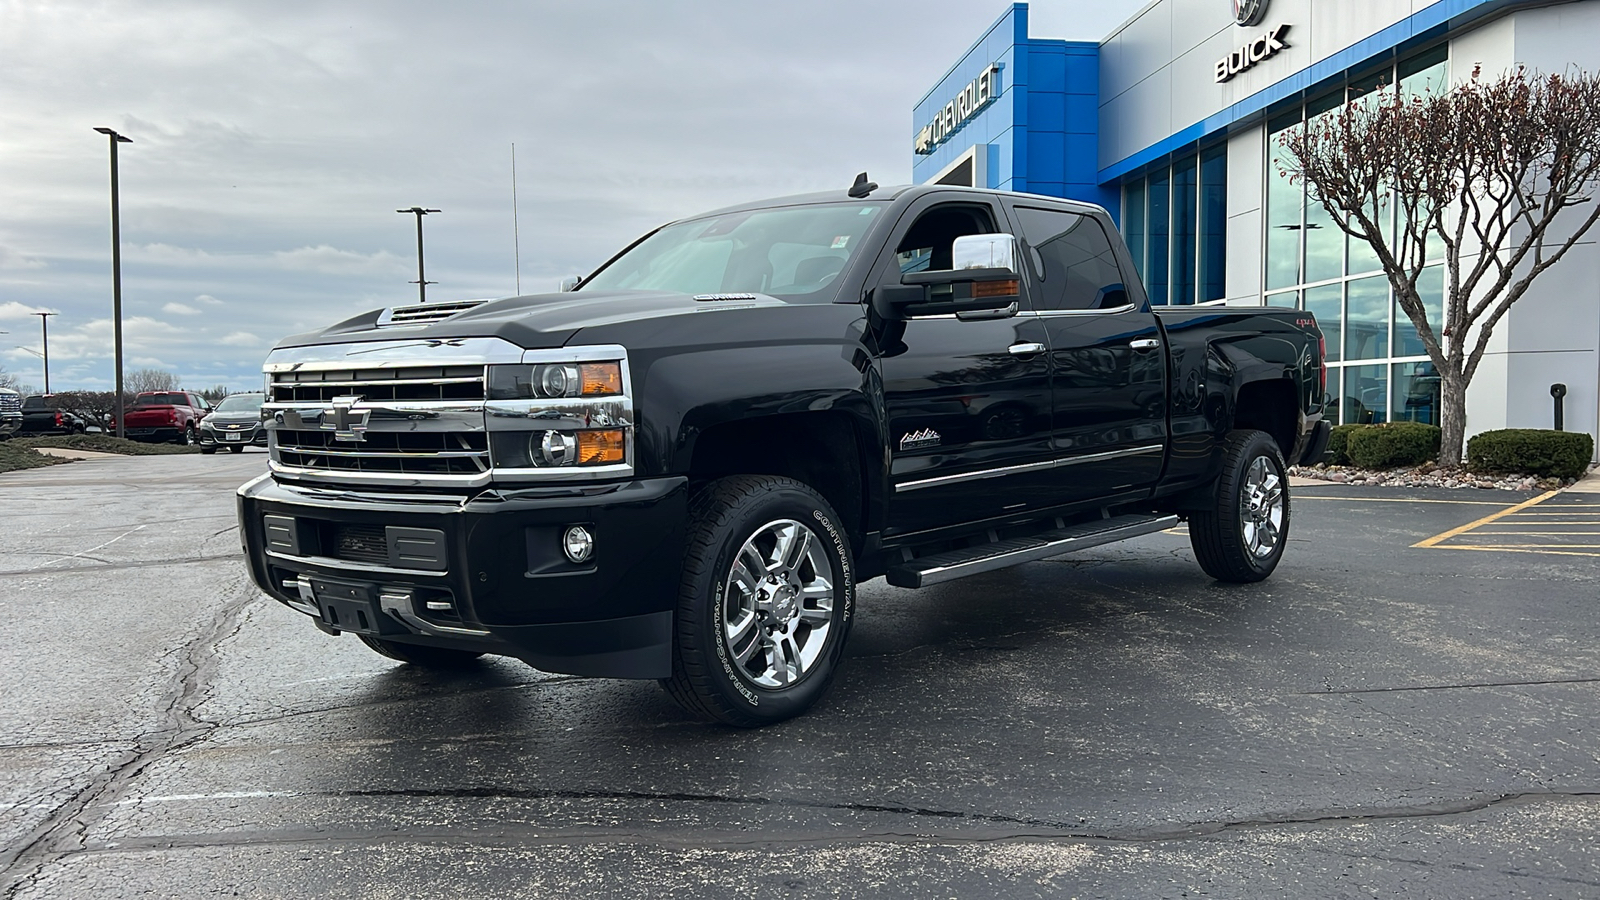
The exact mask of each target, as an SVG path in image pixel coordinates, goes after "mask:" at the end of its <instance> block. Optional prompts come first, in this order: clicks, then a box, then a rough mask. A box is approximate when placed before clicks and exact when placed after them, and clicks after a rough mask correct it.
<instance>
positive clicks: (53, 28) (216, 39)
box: [0, 0, 1138, 388]
mask: <svg viewBox="0 0 1600 900" xmlns="http://www.w3.org/2000/svg"><path fill="white" fill-rule="evenodd" d="M1048 2H1049V4H1050V5H1053V6H1056V7H1063V6H1070V7H1071V8H1072V9H1073V10H1074V11H1075V10H1076V8H1077V6H1078V4H1076V3H1072V2H1071V0H1048ZM1006 5H1007V4H1006V3H1004V2H994V3H976V4H975V3H972V2H970V0H925V2H920V3H878V4H872V3H867V4H863V3H859V2H845V0H816V2H813V3H809V4H804V5H796V4H752V3H748V2H732V0H715V2H696V3H660V2H655V0H594V2H586V3H557V2H548V0H546V2H513V0H494V2H469V3H463V4H436V3H425V2H422V0H386V2H382V3H379V2H375V0H353V2H350V3H341V4H326V3H312V2H309V0H283V2H278V3H272V4H264V3H255V2H245V0H232V2H229V0H221V2H217V0H144V2H141V3H137V4H112V3H104V2H89V0H13V2H10V3H6V4H4V5H3V6H0V58H4V59H5V60H6V63H5V65H4V66H3V67H0V128H3V133H4V134H5V136H6V138H5V140H6V150H5V155H4V157H0V209H5V210H6V215H5V216H4V217H3V219H0V315H4V314H5V312H6V311H7V310H12V309H21V308H23V307H26V309H27V310H32V309H34V308H37V307H43V306H48V307H50V308H53V309H58V310H60V312H61V316H60V318H59V319H54V320H52V322H51V348H50V350H51V364H52V367H51V368H52V371H51V382H52V385H55V384H58V383H59V384H61V385H63V386H67V387H79V386H82V387H96V386H105V385H108V384H109V383H110V382H111V366H110V358H111V354H110V341H109V324H110V323H109V315H110V307H111V286H110V261H109V255H110V254H109V249H110V227H109V215H108V211H107V189H108V176H107V163H106V140H105V138H104V137H102V136H101V135H98V134H95V133H94V132H93V131H91V129H92V128H93V127H94V126H98V125H105V126H111V127H114V128H117V129H118V130H120V131H123V132H124V133H126V134H128V135H129V136H130V137H132V138H133V140H134V142H133V143H132V144H123V145H121V151H120V152H121V161H122V173H121V174H122V214H123V223H122V224H123V239H124V259H123V276H124V316H125V332H126V339H127V342H128V351H127V355H128V357H129V359H130V360H132V359H133V357H134V356H135V355H136V354H137V356H138V358H139V359H140V360H159V361H161V364H163V365H165V366H168V367H171V368H173V369H174V370H175V371H177V372H178V373H179V374H180V375H181V376H182V377H184V378H185V379H186V381H188V382H189V383H191V384H211V383H217V382H219V381H220V382H223V383H227V384H230V385H232V386H234V387H240V388H243V387H252V386H259V384H260V376H259V366H260V362H261V358H262V357H263V356H264V355H265V353H266V350H267V348H268V347H270V345H271V343H272V342H273V341H274V340H276V339H277V338H278V337H281V336H283V335H286V334H290V333H293V332H296V331H301V330H305V329H307V328H311V327H317V326H319V325H322V324H326V323H328V322H331V321H335V320H337V319H338V318H342V317H344V316H348V315H351V314H354V313H356V312H359V311H361V310H364V309H370V308H373V307H376V306H382V305H387V304H392V303H403V302H410V301H411V300H412V299H413V298H414V296H415V290H416V288H415V286H413V285H409V284H407V282H408V281H409V280H412V279H414V278H415V277H416V276H415V271H416V269H415V265H416V258H415V230H414V220H413V219H412V218H411V217H410V216H401V215H397V214H396V213H395V212H394V210H395V209H398V208H401V207H406V206H411V205H413V204H425V205H428V206H433V207H438V208H440V209H442V210H444V211H443V212H442V213H440V214H438V215H436V216H429V217H428V219H427V221H426V223H425V227H426V229H427V231H426V235H427V253H428V257H427V263H428V276H429V278H430V280H437V281H438V282H439V285H438V286H437V287H433V288H430V295H431V296H433V297H436V298H439V299H444V298H449V297H483V296H497V295H508V294H510V293H512V292H513V291H514V290H515V287H516V280H517V272H516V269H515V267H514V264H513V243H512V204H511V180H510V179H511V172H510V169H511V145H512V143H515V144H516V162H517V176H518V199H519V203H518V207H519V209H518V213H519V225H520V232H521V259H522V265H521V281H522V290H523V291H524V292H530V291H537V290H551V289H553V288H554V287H555V284H556V281H557V280H558V279H559V278H560V277H562V276H563V275H567V274H571V273H577V272H585V271H588V270H589V269H590V268H592V267H593V266H594V265H596V264H597V263H599V262H600V261H602V260H603V259H604V258H605V257H607V256H608V255H610V253H611V252H612V251H614V250H615V249H616V248H617V247H618V246H620V245H621V244H623V243H625V242H626V241H628V240H631V239H632V238H634V237H636V236H637V235H638V234H640V233H641V232H643V231H645V230H647V229H648V228H651V227H653V226H655V225H657V224H659V223H661V222H663V221H666V220H668V219H672V218H676V217H679V216H683V215H687V214H692V213H694V212H698V211H700V210H704V209H710V208H715V207H717V206H721V205H725V204H728V203H733V202H738V201H741V200H746V199H751V198H754V197H761V196H775V195H781V194H786V193H795V192H801V191H809V190H821V189H829V188H835V187H837V188H841V189H842V188H843V187H844V186H846V185H848V184H849V182H850V180H851V179H852V178H853V177H854V175H855V173H856V172H858V171H861V170H862V169H866V170H868V171H869V172H871V173H872V176H873V178H874V179H875V180H877V181H879V182H881V183H885V184H888V183H895V182H902V181H905V180H906V179H907V178H908V177H909V171H910V158H911V154H910V142H911V133H912V128H911V121H910V119H911V107H912V104H913V103H914V102H915V101H916V99H917V98H918V97H920V96H921V95H922V93H923V92H924V91H926V90H927V88H928V87H929V86H930V85H932V84H933V83H934V82H935V81H936V80H937V79H938V77H939V76H940V75H941V74H942V73H943V71H944V70H945V68H946V67H948V66H949V65H950V64H951V63H952V62H954V61H955V60H956V59H957V58H958V57H959V56H960V55H961V54H962V53H964V52H965V51H966V49H967V47H968V46H969V45H970V44H971V42H972V41H974V40H975V39H976V38H977V37H978V36H979V35H980V34H981V33H982V31H983V30H984V29H985V28H986V27H988V25H989V24H990V23H991V22H992V21H993V20H994V19H995V18H997V17H998V16H999V15H1000V14H1001V13H1002V12H1004V10H1005V9H1006ZM1105 6H1107V7H1108V9H1106V10H1101V9H1096V10H1094V11H1090V12H1086V13H1084V14H1083V15H1082V16H1081V17H1079V16H1077V14H1076V12H1074V16H1073V18H1081V20H1082V21H1081V27H1082V29H1083V31H1082V32H1081V33H1078V34H1072V35H1062V36H1066V37H1076V38H1083V39H1094V38H1099V37H1101V36H1103V35H1104V34H1105V33H1106V32H1108V31H1109V30H1110V29H1111V28H1112V27H1114V26H1115V25H1116V24H1117V22H1118V21H1120V20H1121V19H1122V18H1124V17H1125V16H1126V15H1127V14H1129V13H1131V12H1133V11H1134V10H1135V9H1136V8H1137V6H1138V3H1137V0H1113V2H1112V3H1110V4H1105ZM1058 18H1059V17H1058ZM218 297H220V298H225V299H226V301H227V302H226V303H223V302H221V301H219V300H217V299H216V298H218ZM10 330H13V331H15V330H16V329H14V328H13V329H10ZM58 359H59V360H60V363H59V367H58V364H57V360H58ZM0 362H4V364H6V365H7V367H8V368H10V369H11V370H12V371H17V372H19V373H23V374H24V376H25V377H31V376H27V374H26V373H27V371H28V369H29V367H30V366H33V365H35V364H36V363H37V360H36V358H34V357H32V356H31V355H28V354H26V353H23V352H21V351H8V352H0ZM147 364H148V365H154V364H155V363H146V362H141V363H139V365H147Z"/></svg>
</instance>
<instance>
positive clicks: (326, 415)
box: [321, 394, 372, 441]
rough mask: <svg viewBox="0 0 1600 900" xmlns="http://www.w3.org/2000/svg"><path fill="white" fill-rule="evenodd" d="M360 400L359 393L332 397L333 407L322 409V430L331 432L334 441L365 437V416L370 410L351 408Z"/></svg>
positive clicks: (355, 439) (369, 413)
mask: <svg viewBox="0 0 1600 900" xmlns="http://www.w3.org/2000/svg"><path fill="white" fill-rule="evenodd" d="M360 401H361V395H360V394H353V395H351V396H348V397H334V398H333V401H332V402H333V408H332V409H325V410H323V411H322V425H321V427H322V430H323V431H331V432H333V439H334V440H336V441H364V440H366V439H367V417H368V416H370V415H371V414H372V411H371V410H366V409H351V408H350V407H352V406H355V405H356V404H357V403H359V402H360ZM330 417H331V419H332V421H329V419H330Z"/></svg>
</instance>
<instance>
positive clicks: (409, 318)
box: [378, 300, 489, 328]
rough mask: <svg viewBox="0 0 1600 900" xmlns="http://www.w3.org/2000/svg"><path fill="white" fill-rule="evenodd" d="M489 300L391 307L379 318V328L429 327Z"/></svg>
mask: <svg viewBox="0 0 1600 900" xmlns="http://www.w3.org/2000/svg"><path fill="white" fill-rule="evenodd" d="M488 302H489V301H488V300H446V301H444V302H442V303H417V304H414V305H412V306H391V307H389V308H388V309H386V310H384V311H383V313H382V314H381V315H379V316H378V327H379V328H383V327H386V326H391V325H429V324H432V323H434V322H438V321H441V320H443V319H448V318H450V317H451V316H453V315H455V314H456V313H461V312H466V311H467V310H469V309H472V308H474V307H478V306H482V305H484V304H485V303H488Z"/></svg>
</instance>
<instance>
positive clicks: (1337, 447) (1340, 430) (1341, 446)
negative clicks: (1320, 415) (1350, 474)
mask: <svg viewBox="0 0 1600 900" xmlns="http://www.w3.org/2000/svg"><path fill="white" fill-rule="evenodd" d="M1371 427H1372V426H1371V425H1335V426H1333V430H1332V431H1330V432H1328V455H1327V457H1326V461H1327V462H1328V464H1329V465H1334V466H1348V465H1350V455H1349V454H1348V453H1347V452H1346V450H1347V447H1348V442H1349V440H1350V434H1351V432H1355V431H1360V430H1361V429H1363V428H1371Z"/></svg>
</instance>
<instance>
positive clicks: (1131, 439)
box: [238, 179, 1328, 726]
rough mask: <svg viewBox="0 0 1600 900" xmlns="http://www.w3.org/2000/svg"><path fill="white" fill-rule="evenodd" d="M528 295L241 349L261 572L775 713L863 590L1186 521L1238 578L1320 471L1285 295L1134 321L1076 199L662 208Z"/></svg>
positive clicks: (1096, 231) (457, 631)
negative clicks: (255, 410)
mask: <svg viewBox="0 0 1600 900" xmlns="http://www.w3.org/2000/svg"><path fill="white" fill-rule="evenodd" d="M564 288H566V290H564V291H563V292H561V293H556V294H543V295H536V296H522V297H511V298H507V299H503V300H496V301H492V302H490V301H462V302H440V303H429V304H425V305H418V306H402V307H393V308H389V309H383V310H375V311H373V312H370V313H366V314H364V315H360V316H357V317H355V318H352V319H349V320H347V321H344V322H340V323H338V324H336V325H333V326H331V327H329V328H327V329H326V330H324V331H320V332H316V333H312V334H304V335H299V336H296V337H292V338H289V339H286V340H284V341H282V342H281V343H280V344H279V345H278V346H277V347H276V348H275V349H274V350H273V351H272V353H271V354H270V356H269V357H268V358H267V363H266V374H267V381H268V394H269V395H268V398H267V402H266V403H265V404H264V405H263V407H262V418H263V420H264V421H265V424H266V427H267V429H268V433H269V435H270V450H271V458H270V462H269V472H268V473H267V474H266V475H264V476H262V477H260V478H257V479H256V480H254V481H251V482H249V483H248V484H246V485H244V486H243V487H241V488H240V489H239V503H238V509H239V517H240V523H241V526H242V527H241V535H242V540H243V542H244V547H245V551H246V554H247V556H248V559H249V565H250V571H251V574H252V576H253V577H254V579H255V581H256V583H257V584H258V585H260V587H261V588H262V589H263V590H264V591H266V592H267V593H268V594H270V595H271V596H272V597H274V598H276V599H277V600H279V601H280V602H282V603H284V604H286V605H288V606H290V607H292V608H293V609H296V610H299V611H300V612H302V613H304V614H306V615H307V616H310V617H311V618H312V620H313V621H314V623H315V624H316V625H317V626H318V627H319V628H321V629H322V630H323V631H325V632H328V633H329V634H338V633H340V632H351V633H353V634H355V635H357V636H358V637H359V638H360V639H361V640H362V641H364V642H366V643H367V644H368V645H369V646H370V647H371V648H372V649H374V650H376V651H377V652H379V653H382V654H384V655H386V656H389V657H393V658H395V659H400V660H404V661H407V662H411V663H415V664H418V665H425V666H450V665H460V664H462V663H465V662H467V661H470V660H472V659H474V658H476V657H477V656H479V655H481V654H484V653H493V654H504V655H508V656H513V657H517V658H520V659H522V660H524V661H526V662H527V663H529V664H531V665H533V666H535V667H537V668H539V669H543V670H546V671H552V672H567V673H574V674H581V675H595V676H608V677H619V678H654V679H660V680H661V682H662V684H663V685H664V686H665V687H666V689H667V691H668V692H669V693H670V694H671V695H672V696H673V697H674V698H675V699H676V700H678V701H679V702H680V703H681V704H682V705H684V706H685V707H686V708H687V709H689V710H690V711H691V712H694V713H696V714H698V715H700V716H703V717H705V718H708V719H712V720H718V721H722V722H727V723H731V724H734V725H741V726H754V725H760V724H764V723H768V722H773V721H777V720H781V719H784V718H787V717H790V716H793V715H796V714H798V713H800V712H802V711H804V710H805V709H806V708H807V707H809V706H810V705H811V704H812V703H813V702H814V701H816V699H817V698H818V697H819V696H820V695H821V694H822V693H823V691H824V690H825V689H826V687H827V685H828V683H829V681H830V680H831V679H832V678H833V675H834V673H835V670H836V669H837V667H838V664H839V660H840V658H841V654H842V650H843V647H844V644H845V638H846V636H847V635H848V633H849V631H850V625H851V620H852V616H853V610H854V605H855V602H856V593H855V590H856V585H858V584H860V583H861V582H863V581H865V580H867V579H870V578H875V577H878V576H884V577H886V579H887V580H888V582H889V583H890V584H892V585H897V586H900V587H908V588H916V587H920V586H924V585H929V584H934V583H937V582H941V581H946V580H949V579H953V578H960V577H962V576H965V575H971V574H975V573H979V572H987V571H990V570H993V569H998V568H1001V567H1004V566H1009V565H1014V564H1017V563H1022V562H1026V561H1029V560H1036V559H1042V558H1045V557H1050V556H1057V555H1061V554H1064V553H1070V552H1073V551H1076V550H1079V549H1083V548H1087V547H1092V546H1095V545H1098V544H1104V543H1107V542H1110V541H1116V540H1121V539H1124V538H1129V537H1134V536H1137V535H1142V534H1147V533H1150V532H1154V531H1159V530H1163V529H1167V528H1171V527H1172V526H1174V525H1176V524H1178V523H1179V522H1180V521H1187V522H1188V526H1189V533H1190V536H1191V541H1192V544H1193V547H1194V551H1195V556H1196V557H1197V558H1198V560H1199V562H1200V566H1201V568H1203V569H1204V570H1205V572H1206V573H1207V574H1209V575H1210V576H1212V577H1213V578H1217V579H1220V580H1223V581H1231V582H1249V581H1256V580H1259V579H1262V578H1265V577H1267V576H1268V575H1269V574H1270V573H1271V572H1272V571H1273V569H1274V567H1276V566H1277V564H1278V561H1279V559H1280V558H1281V556H1282V554H1283V552H1284V548H1285V546H1286V540H1287V535H1288V528H1289V512H1290V509H1289V491H1288V484H1287V476H1286V472H1285V467H1286V465H1287V464H1288V463H1289V462H1292V461H1298V460H1309V459H1312V458H1315V457H1318V456H1320V455H1321V453H1322V452H1323V448H1324V446H1325V444H1326V442H1327V434H1328V426H1327V423H1326V422H1325V420H1324V419H1323V417H1322V403H1323V388H1324V382H1325V378H1326V374H1325V368H1324V365H1323V348H1322V338H1321V334H1320V332H1319V331H1318V329H1317V325H1316V322H1315V321H1314V320H1313V319H1312V317H1311V315H1310V314H1308V313H1305V312H1301V311H1298V310H1292V309H1283V310H1277V309H1262V308H1249V309H1242V308H1228V307H1199V308H1184V309H1161V310H1153V309H1152V308H1151V307H1150V305H1149V303H1148V301H1147V299H1146V297H1145V293H1144V290H1143V288H1142V287H1141V286H1140V284H1139V280H1138V278H1137V277H1136V276H1135V274H1134V269H1133V266H1132V263H1131V260H1130V258H1129V255H1128V252H1127V250H1126V248H1125V247H1124V246H1123V245H1122V242H1121V241H1120V240H1119V239H1118V237H1117V232H1116V230H1115V228H1114V226H1113V224H1112V222H1111V220H1110V218H1109V217H1108V216H1107V215H1106V213H1105V212H1104V211H1103V210H1101V209H1099V208H1098V207H1093V206H1088V205H1084V204H1078V203H1070V202H1064V201H1060V200H1056V199H1052V198H1048V197H1039V196H1030V195H1026V194H1012V193H1003V192H993V191H980V190H972V189H962V188H947V187H937V186H923V187H909V188H883V189H879V188H877V186H876V185H873V184H871V183H869V182H865V180H864V179H861V180H858V182H857V184H856V185H855V186H854V187H852V188H851V189H850V190H849V191H839V192H837V193H830V194H816V195H808V196H800V197H790V198H785V199H780V200H770V201H764V202H759V203H751V204H748V205H744V206H738V207H732V208H728V209H723V210H719V211H717V212H712V213H708V214H706V215H702V216H696V217H694V218H689V219H684V220H682V221H679V222H674V223H672V224H669V225H666V226H663V227H662V228H660V229H658V230H656V231H653V232H651V233H650V234H648V235H646V236H645V237H643V238H640V239H639V240H638V241H636V242H634V243H633V244H632V245H630V246H628V247H627V248H626V249H624V250H623V251H622V252H620V253H618V254H617V255H616V256H614V257H612V259H611V260H609V261H608V262H606V263H605V264H604V265H603V266H601V267H600V268H599V269H598V270H596V271H595V272H594V273H593V274H591V275H589V276H588V277H587V278H584V279H582V280H581V281H577V282H576V284H572V283H569V284H567V285H564Z"/></svg>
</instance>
